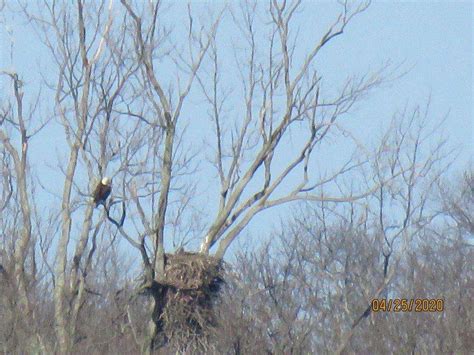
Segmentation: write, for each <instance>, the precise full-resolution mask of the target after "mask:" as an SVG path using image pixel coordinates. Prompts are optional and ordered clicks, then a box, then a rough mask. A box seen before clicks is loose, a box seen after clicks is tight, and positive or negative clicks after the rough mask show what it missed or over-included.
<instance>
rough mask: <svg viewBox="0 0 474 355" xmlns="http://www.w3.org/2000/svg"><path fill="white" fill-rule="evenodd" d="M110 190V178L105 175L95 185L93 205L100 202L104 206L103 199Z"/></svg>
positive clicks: (105, 198) (97, 204) (107, 195)
mask: <svg viewBox="0 0 474 355" xmlns="http://www.w3.org/2000/svg"><path fill="white" fill-rule="evenodd" d="M111 191H112V179H110V178H108V177H107V176H105V177H104V178H103V179H102V180H101V181H100V182H99V184H97V187H96V188H95V190H94V195H93V197H94V202H95V207H97V206H99V205H100V204H102V205H104V206H105V200H107V197H109V195H110V192H111Z"/></svg>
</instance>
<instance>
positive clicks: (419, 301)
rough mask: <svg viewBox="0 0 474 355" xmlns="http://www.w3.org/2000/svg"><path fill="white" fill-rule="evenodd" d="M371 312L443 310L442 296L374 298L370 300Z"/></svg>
mask: <svg viewBox="0 0 474 355" xmlns="http://www.w3.org/2000/svg"><path fill="white" fill-rule="evenodd" d="M370 307H371V310H372V312H397V313H398V312H443V311H444V299H442V298H411V299H408V298H393V299H390V298H389V299H386V298H374V299H373V300H372V301H371V302H370Z"/></svg>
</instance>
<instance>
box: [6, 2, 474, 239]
mask: <svg viewBox="0 0 474 355" xmlns="http://www.w3.org/2000/svg"><path fill="white" fill-rule="evenodd" d="M261 4H266V2H262V3H261ZM214 5H215V7H220V6H221V5H222V3H218V2H215V3H213V2H208V3H193V6H195V7H197V8H198V9H199V10H202V11H203V12H205V11H207V10H206V9H207V8H208V7H209V6H210V7H213V6H214ZM115 6H119V3H118V2H116V4H115ZM233 6H235V3H233ZM472 7H473V5H472V3H471V2H431V1H426V2H425V1H419V2H396V3H395V2H380V1H375V2H374V3H373V4H372V5H371V7H370V8H369V9H368V10H367V11H366V12H364V13H363V14H361V15H359V16H358V17H356V18H355V19H354V21H353V22H352V23H351V24H350V25H349V26H348V27H347V29H346V32H345V34H344V35H343V36H341V37H339V38H337V39H336V40H335V41H334V42H333V43H332V44H331V45H330V46H328V47H327V48H325V49H324V50H323V51H322V52H321V55H320V56H319V58H318V62H317V67H318V70H320V72H321V73H322V74H323V76H324V80H325V83H327V84H325V85H326V87H327V89H328V90H334V89H336V88H337V87H338V85H340V83H341V82H342V80H344V78H345V77H347V76H348V75H352V74H360V73H364V72H367V71H368V70H371V69H376V68H378V67H380V66H381V65H382V64H383V63H385V62H386V61H388V60H390V61H391V62H392V63H395V64H397V63H400V64H402V68H403V69H410V70H409V71H408V73H407V74H406V75H404V76H403V77H401V78H400V79H397V80H396V81H394V82H391V83H390V84H389V85H385V86H384V87H383V88H381V89H379V90H376V91H374V92H373V93H372V95H370V96H369V97H367V98H366V99H364V100H363V101H362V102H361V103H359V104H358V105H357V106H356V107H355V110H354V112H353V113H352V114H350V115H348V117H347V125H348V127H350V128H351V129H352V130H353V132H354V134H356V135H358V136H359V137H361V138H364V139H367V140H369V141H370V140H371V139H372V138H373V137H376V136H377V135H378V134H380V131H381V129H382V128H383V127H384V126H386V125H387V124H388V123H389V121H390V119H391V117H392V114H393V113H394V112H395V111H396V110H397V109H402V108H403V107H404V106H405V105H409V106H414V105H416V104H421V105H424V104H425V103H426V101H427V99H428V97H431V109H430V112H431V116H432V117H433V119H439V118H441V117H442V116H443V115H445V114H447V113H448V112H449V116H448V119H447V121H446V122H445V125H444V126H443V131H444V133H445V134H446V135H448V136H449V143H450V144H451V145H452V146H456V147H459V152H460V154H459V157H458V160H457V162H456V164H455V166H454V167H455V168H456V169H461V168H463V167H464V166H465V165H466V163H467V162H468V161H469V159H472V156H473V141H474V131H473V92H472V91H473V82H474V81H473V71H472V66H473V62H474V57H473V49H472V45H473V36H472V27H473V23H474V22H473V13H472ZM304 9H305V10H304V11H302V12H301V13H299V14H298V16H297V17H296V20H295V25H296V26H297V27H299V28H300V36H299V38H300V40H299V45H300V48H301V50H302V53H303V52H304V50H305V48H309V46H311V44H312V43H313V41H314V39H315V38H318V36H320V35H321V33H322V31H323V29H325V28H326V26H327V24H328V23H330V22H331V21H333V19H334V17H333V15H334V14H335V10H336V9H337V7H336V5H335V3H334V2H317V1H306V2H304ZM173 11H174V12H173ZM261 11H263V8H262V9H261ZM170 15H171V16H168V17H167V20H168V21H169V22H170V23H173V22H177V21H178V17H179V16H182V13H179V10H170ZM0 21H1V22H0V26H1V28H0V41H1V42H0V44H1V47H0V68H1V69H2V70H4V69H7V70H9V69H14V70H15V71H17V72H18V73H19V74H20V76H21V77H22V78H23V79H24V81H25V83H26V85H25V90H32V91H36V90H38V88H39V81H40V77H39V75H38V68H47V64H48V63H47V62H45V58H46V57H45V52H44V49H42V47H41V44H40V43H39V41H38V39H37V37H36V36H35V34H34V32H32V30H31V29H29V28H28V27H27V26H25V25H24V23H22V21H21V17H20V16H19V15H15V16H10V15H8V16H5V15H1V14H0ZM219 35H220V36H223V38H225V39H227V38H229V39H231V40H232V38H233V36H235V32H234V30H233V29H232V28H231V27H230V26H228V24H227V23H226V22H224V23H223V26H222V27H221V29H220V34H219ZM11 45H13V47H11ZM10 48H13V57H12V58H13V60H11V58H10V55H9V53H10ZM223 56H224V57H223V60H224V61H229V63H230V62H231V59H232V58H231V57H232V53H231V52H225V51H224V54H223ZM46 75H48V73H47V72H46ZM0 80H1V81H0V90H1V91H0V95H1V97H3V96H4V94H5V93H8V92H11V89H10V86H8V85H5V79H4V78H2V79H0ZM194 99H196V100H198V98H197V97H195V98H193V97H192V100H191V101H190V102H189V104H188V106H187V107H185V111H184V114H186V113H187V114H190V113H195V112H196V108H195V107H193V106H192V104H193V100H194ZM194 102H197V101H194ZM203 122H209V121H208V120H204V121H203ZM59 132H60V131H58V130H57V127H51V128H49V130H45V131H44V132H43V135H42V136H41V137H38V139H35V140H34V141H33V142H32V150H31V153H32V154H31V157H32V161H33V165H34V166H35V169H36V170H37V171H38V172H39V174H40V175H41V176H42V180H43V182H44V183H45V184H46V185H47V187H48V188H49V189H54V188H55V186H57V184H58V183H60V181H58V179H59V178H60V174H58V173H57V164H58V163H57V155H59V156H61V154H62V153H61V151H62V148H63V146H62V145H63V140H62V139H60V138H58V137H60V136H59V135H58V133H59ZM196 132H198V133H199V130H198V131H196ZM46 136H47V137H48V138H46ZM194 138H196V139H198V135H197V136H196V137H194ZM194 138H193V139H194ZM45 139H48V142H47V143H46V142H45ZM33 147H34V148H33ZM337 149H338V148H337V146H336V147H333V150H332V151H333V153H332V154H335V155H337V152H338V151H337ZM341 149H343V148H342V146H341ZM46 165H49V166H50V167H49V168H48V167H46ZM55 170H56V172H55ZM202 186H204V185H202ZM44 198H45V199H48V197H46V195H45V197H44ZM203 198H204V199H205V200H207V199H208V198H209V196H203ZM290 209H291V207H285V208H280V209H278V210H275V211H268V212H264V213H263V214H262V215H259V216H257V218H256V219H255V220H254V221H253V222H252V223H251V225H250V226H249V228H248V229H247V230H246V231H244V234H247V233H249V234H251V235H254V236H261V235H262V234H265V233H267V232H268V231H270V230H271V229H272V228H273V226H274V225H275V224H277V221H278V220H279V217H281V216H283V215H285V214H287V213H288V211H289V210H290Z"/></svg>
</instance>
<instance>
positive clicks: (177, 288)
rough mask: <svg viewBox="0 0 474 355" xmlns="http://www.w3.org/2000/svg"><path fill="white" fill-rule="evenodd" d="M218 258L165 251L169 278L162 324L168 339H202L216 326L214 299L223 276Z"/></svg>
mask: <svg viewBox="0 0 474 355" xmlns="http://www.w3.org/2000/svg"><path fill="white" fill-rule="evenodd" d="M223 271H224V270H223V266H222V262H221V261H219V260H218V259H216V258H214V257H212V256H209V255H203V254H199V253H190V252H180V253H177V254H166V255H165V278H164V280H162V281H161V282H160V283H159V284H160V286H161V287H162V290H163V291H164V292H163V310H162V313H161V316H160V318H161V324H162V330H163V331H164V335H165V336H166V338H167V339H168V341H170V342H172V343H175V344H190V343H195V344H196V342H198V343H199V342H201V341H203V340H205V339H203V338H206V334H207V333H208V332H207V331H206V330H208V329H209V328H210V327H214V326H215V317H214V312H213V304H214V302H213V301H214V300H215V299H216V298H217V296H218V294H219V289H220V286H221V285H222V283H223V282H224V280H223Z"/></svg>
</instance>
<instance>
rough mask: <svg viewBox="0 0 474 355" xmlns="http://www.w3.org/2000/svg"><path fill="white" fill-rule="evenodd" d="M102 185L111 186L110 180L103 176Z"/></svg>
mask: <svg viewBox="0 0 474 355" xmlns="http://www.w3.org/2000/svg"><path fill="white" fill-rule="evenodd" d="M101 183H102V185H105V186H110V185H111V184H112V179H111V178H109V177H107V176H104V177H103V178H102V181H101Z"/></svg>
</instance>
